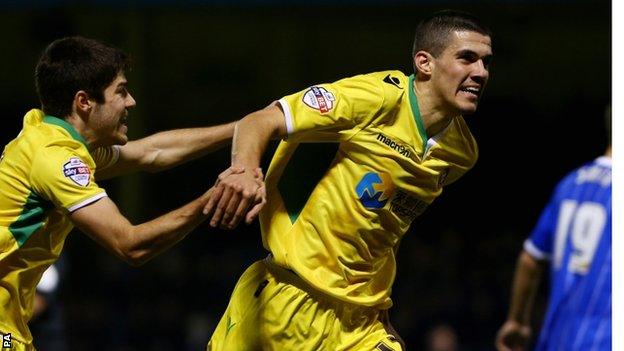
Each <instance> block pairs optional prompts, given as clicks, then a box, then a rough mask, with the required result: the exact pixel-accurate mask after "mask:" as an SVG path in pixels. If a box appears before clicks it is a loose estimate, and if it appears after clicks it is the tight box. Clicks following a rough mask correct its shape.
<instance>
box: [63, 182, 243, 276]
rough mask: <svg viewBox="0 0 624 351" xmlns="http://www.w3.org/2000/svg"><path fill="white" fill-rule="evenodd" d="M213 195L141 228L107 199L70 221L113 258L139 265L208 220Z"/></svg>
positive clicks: (78, 212) (202, 197)
mask: <svg viewBox="0 0 624 351" xmlns="http://www.w3.org/2000/svg"><path fill="white" fill-rule="evenodd" d="M229 172H234V171H233V170H228V171H226V174H229ZM211 192H212V189H211V190H208V191H207V192H206V193H204V194H203V195H202V196H200V197H199V198H197V199H195V200H194V201H191V202H189V203H188V204H186V205H184V206H182V207H180V208H178V209H176V210H174V211H171V212H169V213H166V214H164V215H162V216H160V217H158V218H156V219H153V220H151V221H149V222H145V223H142V224H139V225H133V224H132V223H130V222H129V221H128V220H127V219H126V217H124V216H123V215H122V214H121V213H120V212H119V209H118V208H117V206H116V205H115V203H114V202H113V201H112V200H110V199H109V198H108V197H103V198H101V199H99V200H98V201H96V202H94V203H92V204H89V205H87V206H85V207H82V208H80V209H78V210H76V211H74V212H72V213H71V214H70V219H71V221H72V222H73V223H74V225H75V226H76V227H78V228H79V229H80V230H81V231H83V232H84V233H86V234H87V235H89V236H90V237H91V238H92V239H93V240H95V241H96V242H97V243H98V244H100V245H102V246H104V247H105V248H107V249H108V250H109V251H111V252H112V253H113V254H114V255H116V256H117V257H119V258H120V259H122V260H124V261H126V262H127V263H129V264H130V265H133V266H139V265H142V264H144V263H145V262H147V261H149V260H150V259H152V258H153V257H155V256H157V255H158V254H160V253H162V252H163V251H165V250H167V249H168V248H170V247H171V246H173V245H174V244H175V243H177V242H178V241H180V240H182V239H183V238H184V237H185V236H186V235H187V234H188V233H189V232H190V231H191V230H193V229H194V228H195V227H197V226H198V225H199V224H200V223H201V222H202V221H203V220H205V219H206V215H204V214H203V213H202V209H203V208H204V205H205V204H206V202H207V201H208V198H209V197H210V194H211Z"/></svg>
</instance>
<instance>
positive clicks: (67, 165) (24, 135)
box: [0, 109, 119, 343]
mask: <svg viewBox="0 0 624 351" xmlns="http://www.w3.org/2000/svg"><path fill="white" fill-rule="evenodd" d="M118 155H119V150H118V149H117V148H115V147H109V148H101V149H97V150H95V151H94V152H92V153H89V151H88V149H87V145H86V143H85V140H84V139H83V138H82V137H81V136H80V134H78V132H76V130H75V129H74V128H73V127H72V126H71V125H70V124H69V123H67V122H65V121H64V120H62V119H59V118H55V117H51V116H45V115H44V113H43V112H42V111H40V110H36V109H33V110H31V111H29V112H28V113H27V114H26V116H25V117H24V126H23V129H22V131H21V132H20V134H19V135H18V136H17V138H15V139H14V140H12V141H11V142H10V143H9V144H8V145H7V146H6V147H5V149H4V152H3V154H2V159H1V160H0V332H4V333H11V335H12V337H13V338H15V339H16V340H18V341H21V342H23V343H30V342H32V336H31V334H30V331H29V330H28V326H27V323H28V320H29V319H30V317H31V314H32V305H33V300H34V294H35V288H36V286H37V283H38V282H39V280H40V278H41V275H42V274H43V272H44V271H45V270H46V269H47V268H48V266H50V264H52V263H53V262H54V261H55V260H56V259H57V258H58V256H59V254H60V252H61V249H62V248H63V243H64V242H65V237H66V236H67V234H68V233H69V231H70V230H71V229H72V224H71V222H70V220H69V218H68V214H69V213H71V212H72V211H75V210H77V209H79V208H81V207H83V206H86V205H88V204H90V203H92V202H94V201H97V200H98V199H100V198H102V197H104V196H106V192H105V191H104V190H103V189H101V188H100V187H98V185H97V184H96V183H95V181H94V179H93V176H94V172H95V170H96V165H97V167H101V168H102V167H103V168H105V167H108V166H110V165H112V164H114V163H115V162H116V160H117V158H118Z"/></svg>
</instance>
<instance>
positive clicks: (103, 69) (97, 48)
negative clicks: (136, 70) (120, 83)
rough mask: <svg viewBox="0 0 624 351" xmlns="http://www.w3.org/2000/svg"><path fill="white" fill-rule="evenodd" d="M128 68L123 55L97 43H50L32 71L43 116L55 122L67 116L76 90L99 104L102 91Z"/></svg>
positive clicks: (83, 40) (69, 39) (70, 40)
mask: <svg viewBox="0 0 624 351" xmlns="http://www.w3.org/2000/svg"><path fill="white" fill-rule="evenodd" d="M129 67H130V60H129V58H128V56H127V55H126V54H125V53H124V52H122V51H121V50H119V49H117V48H114V47H111V46H108V45H106V44H103V43H101V42H99V41H97V40H94V39H89V38H83V37H67V38H62V39H58V40H55V41H53V42H52V43H51V44H50V45H48V47H47V48H46V49H45V50H44V51H43V54H42V55H41V58H40V59H39V63H37V68H36V69H35V85H36V87H37V94H38V95H39V100H40V101H41V107H42V109H43V112H45V113H46V114H48V115H52V116H55V117H59V118H64V117H66V116H69V115H70V114H71V108H72V101H73V99H74V95H75V94H76V93H77V92H78V91H80V90H84V91H85V92H86V93H87V94H89V97H90V98H93V99H94V100H95V101H97V102H103V101H104V90H105V89H106V87H107V86H108V85H110V84H111V83H112V82H113V81H114V80H115V78H116V77H117V75H119V74H120V73H123V72H125V71H126V70H127V69H128V68H129Z"/></svg>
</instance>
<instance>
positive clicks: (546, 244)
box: [524, 199, 559, 260]
mask: <svg viewBox="0 0 624 351" xmlns="http://www.w3.org/2000/svg"><path fill="white" fill-rule="evenodd" d="M558 208H559V206H558V204H557V202H556V201H555V200H554V199H551V201H550V202H549V204H548V205H547V206H546V208H545V209H544V210H543V211H542V214H541V216H540V218H539V220H538V221H537V224H536V225H535V228H534V229H533V231H532V232H531V235H530V236H529V238H528V239H527V240H526V241H525V242H524V249H525V250H526V251H527V252H528V253H529V254H530V255H531V256H533V257H534V258H536V259H538V260H547V259H548V260H549V259H550V258H551V257H552V251H553V242H554V235H555V226H556V221H557V213H558Z"/></svg>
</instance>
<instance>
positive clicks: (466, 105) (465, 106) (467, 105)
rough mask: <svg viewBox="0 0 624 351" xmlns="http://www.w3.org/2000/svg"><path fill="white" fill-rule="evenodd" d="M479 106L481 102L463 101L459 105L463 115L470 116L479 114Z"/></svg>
mask: <svg viewBox="0 0 624 351" xmlns="http://www.w3.org/2000/svg"><path fill="white" fill-rule="evenodd" d="M478 105H479V101H478V100H475V101H463V102H462V103H460V104H459V111H461V114H462V115H470V114H473V113H475V112H477V106H478Z"/></svg>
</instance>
